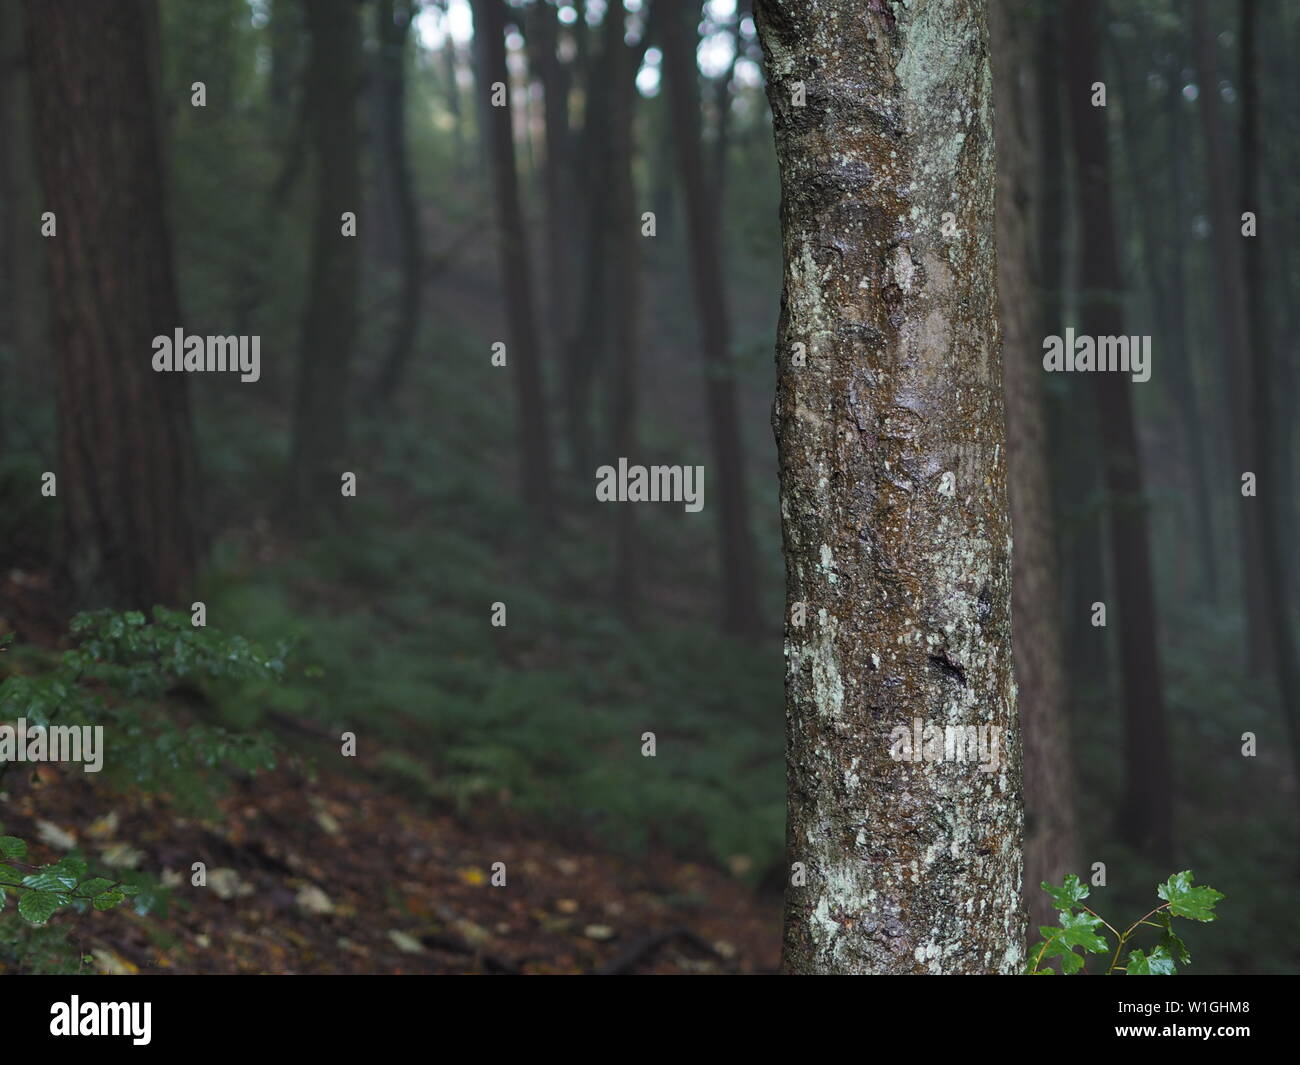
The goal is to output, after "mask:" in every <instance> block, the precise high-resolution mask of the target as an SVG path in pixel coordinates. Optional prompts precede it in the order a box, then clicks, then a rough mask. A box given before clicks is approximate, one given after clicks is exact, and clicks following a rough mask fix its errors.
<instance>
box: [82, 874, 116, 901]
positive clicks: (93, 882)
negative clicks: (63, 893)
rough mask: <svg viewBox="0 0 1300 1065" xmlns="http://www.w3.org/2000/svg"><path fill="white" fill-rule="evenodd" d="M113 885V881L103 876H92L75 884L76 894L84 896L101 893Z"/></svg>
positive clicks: (90, 896)
mask: <svg viewBox="0 0 1300 1065" xmlns="http://www.w3.org/2000/svg"><path fill="white" fill-rule="evenodd" d="M112 886H113V881H112V880H109V879H108V878H107V877H103V876H93V877H91V878H90V879H89V880H83V881H82V882H81V883H80V884H78V885H77V894H78V895H81V896H83V897H86V898H94V897H95V896H96V895H102V894H103V893H104V892H105V891H107V890H108V889H109V888H111V887H112Z"/></svg>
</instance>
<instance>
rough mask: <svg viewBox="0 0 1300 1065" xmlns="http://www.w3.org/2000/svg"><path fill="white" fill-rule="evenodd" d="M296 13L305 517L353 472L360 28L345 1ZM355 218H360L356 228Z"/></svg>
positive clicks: (298, 447)
mask: <svg viewBox="0 0 1300 1065" xmlns="http://www.w3.org/2000/svg"><path fill="white" fill-rule="evenodd" d="M305 10H306V15H307V29H308V35H309V37H310V51H311V54H310V58H309V60H308V69H307V82H306V86H305V96H306V99H307V101H308V103H307V107H308V112H307V121H308V136H309V139H310V144H311V147H312V150H313V154H314V156H315V161H316V201H315V207H314V209H313V215H312V259H311V277H310V281H309V288H308V295H307V305H306V310H305V314H304V317H303V325H302V351H301V354H300V356H299V366H298V388H297V396H296V402H295V407H294V423H293V444H292V451H291V456H290V467H289V491H288V497H287V500H286V502H287V503H288V506H289V509H288V510H287V513H288V514H289V515H290V516H292V517H293V518H294V520H302V521H310V519H311V517H312V515H313V514H314V513H315V512H318V511H319V510H320V508H321V507H323V506H324V505H325V503H326V502H327V501H332V500H333V499H337V498H339V478H340V476H341V475H342V474H343V472H344V471H347V470H351V469H352V466H351V465H350V464H349V463H348V460H347V454H348V393H349V379H350V376H351V363H352V356H353V346H354V343H355V339H356V332H357V295H358V286H359V283H360V252H359V248H360V244H359V240H360V237H359V236H357V237H349V236H344V235H343V233H342V215H343V213H344V212H345V211H352V212H356V213H358V214H360V213H361V158H360V140H359V137H358V131H357V98H358V94H359V90H360V83H361V26H360V22H359V20H358V17H357V12H358V6H357V5H356V4H355V3H354V2H353V0H313V2H312V3H310V4H307V5H305ZM364 224H365V220H364V219H362V218H359V219H358V222H357V225H358V233H359V232H360V227H361V226H362V225H364Z"/></svg>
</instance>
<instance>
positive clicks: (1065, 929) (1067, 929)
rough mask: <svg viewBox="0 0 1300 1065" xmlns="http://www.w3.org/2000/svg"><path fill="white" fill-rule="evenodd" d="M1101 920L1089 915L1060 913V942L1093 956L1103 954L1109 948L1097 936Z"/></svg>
mask: <svg viewBox="0 0 1300 1065" xmlns="http://www.w3.org/2000/svg"><path fill="white" fill-rule="evenodd" d="M1100 927H1101V918H1100V917H1094V916H1093V915H1092V914H1090V913H1065V912H1064V911H1063V912H1062V913H1061V942H1063V943H1066V944H1068V945H1069V946H1071V947H1082V948H1083V949H1084V950H1087V951H1091V952H1092V953H1093V954H1105V953H1106V952H1107V951H1108V950H1109V949H1110V948H1109V947H1107V946H1106V941H1105V940H1104V939H1103V938H1102V937H1101V936H1099V935H1098V934H1097V932H1096V929H1098V928H1100Z"/></svg>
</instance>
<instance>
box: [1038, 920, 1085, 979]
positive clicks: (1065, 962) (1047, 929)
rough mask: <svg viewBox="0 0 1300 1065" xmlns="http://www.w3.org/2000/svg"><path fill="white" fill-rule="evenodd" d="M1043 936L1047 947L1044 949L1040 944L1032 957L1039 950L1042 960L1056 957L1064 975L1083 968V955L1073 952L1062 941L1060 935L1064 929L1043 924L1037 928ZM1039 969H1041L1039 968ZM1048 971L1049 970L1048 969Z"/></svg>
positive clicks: (1069, 974) (1070, 974)
mask: <svg viewBox="0 0 1300 1065" xmlns="http://www.w3.org/2000/svg"><path fill="white" fill-rule="evenodd" d="M1038 931H1039V932H1041V933H1042V935H1043V938H1044V939H1046V940H1047V947H1046V949H1044V948H1043V947H1042V946H1041V945H1040V946H1039V947H1036V948H1035V950H1034V957H1038V953H1039V951H1041V952H1042V956H1043V960H1044V961H1046V960H1048V959H1051V958H1058V959H1060V962H1061V972H1063V973H1065V975H1066V976H1072V975H1073V974H1075V973H1077V972H1078V971H1079V970H1080V969H1082V968H1083V955H1081V954H1076V953H1074V951H1073V950H1071V949H1070V947H1069V946H1068V945H1067V944H1066V943H1064V942H1062V940H1061V936H1062V935H1063V934H1064V930H1063V929H1060V928H1053V927H1052V926H1051V925H1043V926H1042V927H1040V928H1039V929H1038ZM1040 971H1041V970H1040ZM1048 971H1050V970H1048Z"/></svg>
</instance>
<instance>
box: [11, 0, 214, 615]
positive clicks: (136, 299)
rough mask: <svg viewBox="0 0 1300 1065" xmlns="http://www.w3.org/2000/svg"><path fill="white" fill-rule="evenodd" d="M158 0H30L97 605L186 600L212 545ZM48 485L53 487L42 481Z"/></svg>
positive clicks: (59, 359)
mask: <svg viewBox="0 0 1300 1065" xmlns="http://www.w3.org/2000/svg"><path fill="white" fill-rule="evenodd" d="M151 7H152V4H151V3H149V2H148V0H122V2H120V3H113V4H102V5H94V6H86V5H84V4H79V3H75V2H73V0H51V2H41V3H38V2H36V0H31V2H29V3H28V4H27V5H26V8H25V11H26V15H27V18H26V27H27V50H28V56H29V60H30V72H31V84H32V104H33V109H34V125H35V138H36V150H37V156H38V160H39V164H40V172H41V181H42V185H43V187H44V192H45V199H44V208H45V210H47V211H50V212H52V213H53V215H54V216H55V219H56V221H57V227H58V229H57V236H51V237H49V238H48V240H47V242H46V248H47V250H48V254H49V259H50V266H51V281H52V296H53V298H52V300H51V304H52V308H53V335H54V353H55V354H54V361H55V366H56V373H57V379H58V387H57V403H58V421H59V464H58V469H57V471H55V472H56V473H57V475H58V498H59V500H60V502H61V503H62V521H63V525H62V542H61V544H60V551H59V554H60V558H61V561H62V568H63V571H64V577H65V579H66V581H67V582H68V584H69V586H70V588H71V590H72V592H73V595H74V596H75V598H76V600H77V602H78V604H79V605H81V606H123V607H127V606H129V607H148V606H151V605H153V604H155V603H167V604H175V603H179V602H181V601H182V600H183V599H184V597H185V595H186V593H187V591H188V589H189V586H190V583H191V581H192V579H193V576H194V570H195V565H196V562H197V557H198V549H197V539H198V537H197V534H196V523H197V522H198V518H199V513H198V499H197V494H198V486H197V481H196V477H195V460H194V446H193V441H192V438H191V429H190V408H189V398H188V391H187V382H186V378H185V377H184V376H183V375H181V374H170V373H155V372H154V370H153V368H152V358H151V353H152V351H153V345H152V341H153V338H154V337H155V336H159V335H166V336H170V335H171V334H172V331H173V330H174V329H176V328H177V327H178V326H180V325H181V315H180V308H179V304H178V299H177V294H176V283H175V277H174V274H173V270H172V249H171V234H170V231H169V228H168V219H167V207H166V204H167V190H166V187H165V183H164V180H163V164H162V153H161V150H160V139H159V130H158V125H157V116H158V104H157V101H158V85H157V82H156V80H155V79H156V77H157V71H158V64H157V62H156V58H155V57H153V56H151V55H150V54H149V53H148V49H147V42H149V41H150V40H154V39H156V38H154V37H153V30H152V29H151V20H152V18H153V14H152V12H151V10H150V9H151ZM32 490H33V491H36V490H37V488H36V487H35V486H33V489H32Z"/></svg>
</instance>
